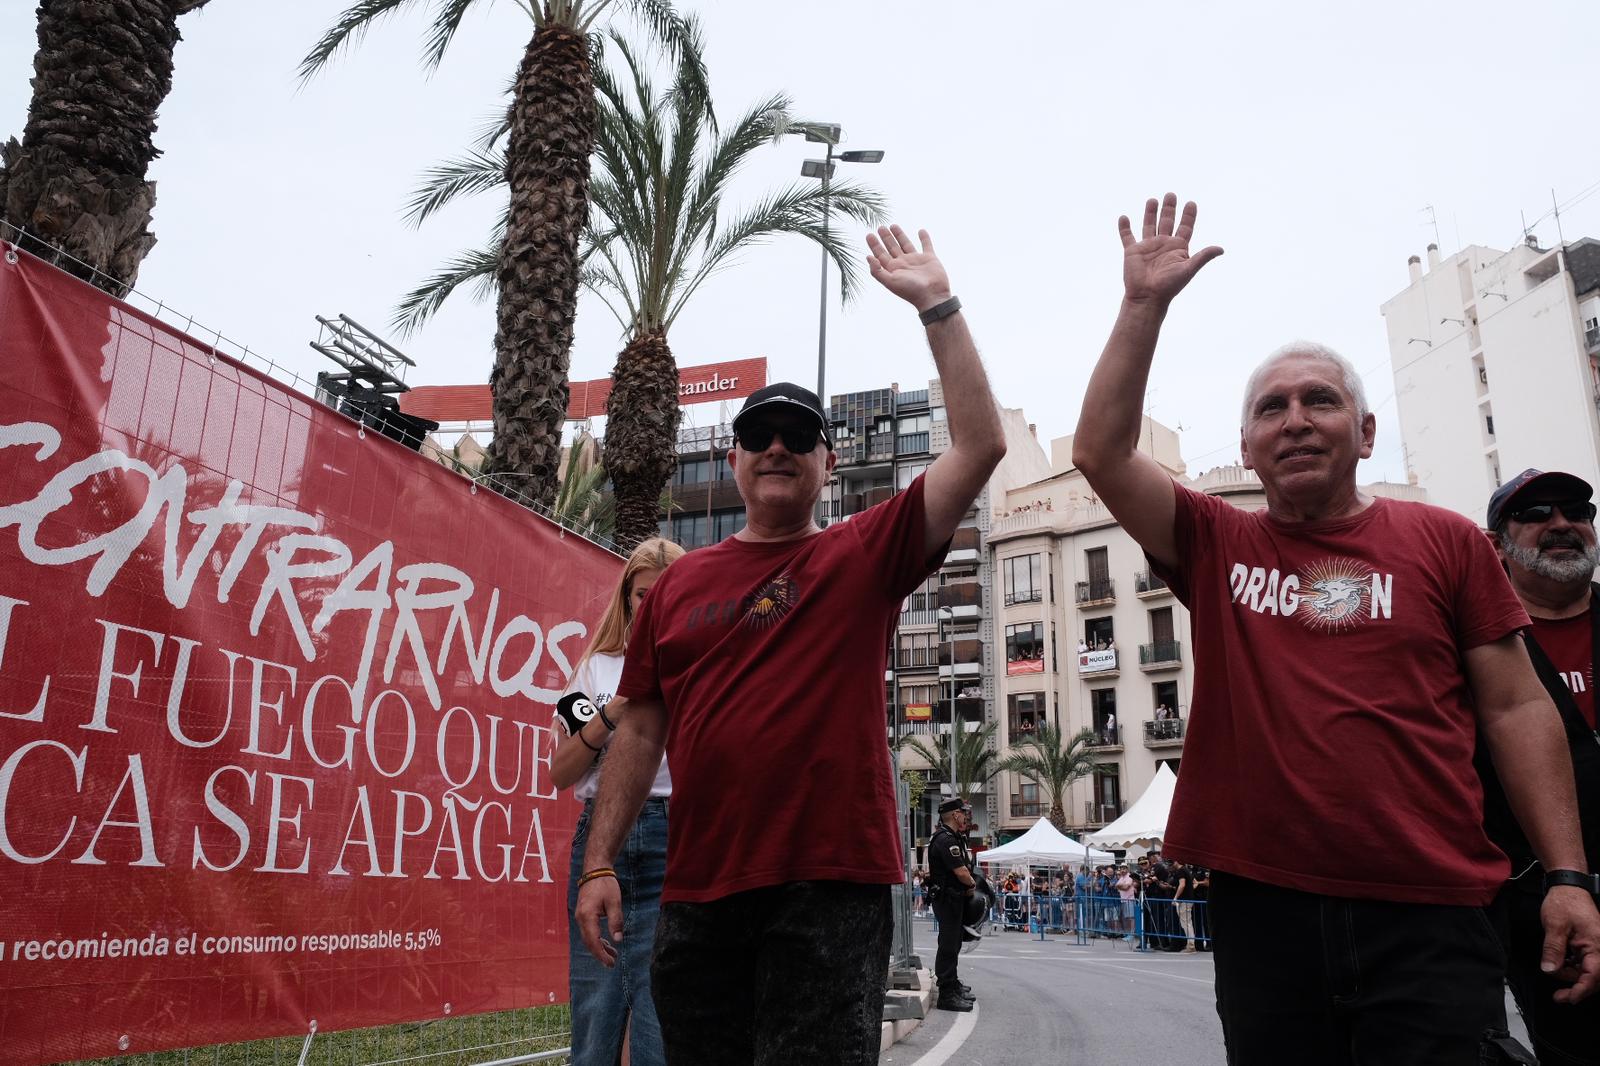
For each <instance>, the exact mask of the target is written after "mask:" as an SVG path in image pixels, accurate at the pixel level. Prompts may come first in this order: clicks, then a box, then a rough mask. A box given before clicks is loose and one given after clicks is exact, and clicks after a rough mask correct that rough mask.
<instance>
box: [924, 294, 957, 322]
mask: <svg viewBox="0 0 1600 1066" xmlns="http://www.w3.org/2000/svg"><path fill="white" fill-rule="evenodd" d="M959 310H961V298H960V297H957V296H952V297H950V299H948V300H946V301H945V302H944V303H942V304H934V305H933V306H932V307H930V308H928V309H927V310H926V311H924V312H922V313H921V314H920V315H918V316H917V317H918V318H920V319H922V324H923V325H924V326H931V325H933V324H934V323H935V322H937V321H939V320H940V319H941V318H949V317H950V316H951V315H953V314H955V313H956V312H957V311H959Z"/></svg>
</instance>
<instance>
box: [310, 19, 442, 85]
mask: <svg viewBox="0 0 1600 1066" xmlns="http://www.w3.org/2000/svg"><path fill="white" fill-rule="evenodd" d="M416 2H418V0H357V2H356V3H354V4H351V5H350V6H349V7H347V8H345V9H344V10H343V11H341V12H340V13H339V17H338V18H337V19H336V20H335V21H334V23H333V25H332V26H330V27H328V30H327V32H326V33H324V34H323V35H322V39H321V40H319V41H318V42H317V43H316V44H315V45H313V46H312V49H311V51H309V52H307V53H306V56H305V58H304V59H302V60H300V68H299V74H300V80H301V81H306V80H309V79H310V78H311V77H312V76H313V75H315V74H316V73H317V71H319V70H321V69H322V68H323V67H325V66H327V64H328V61H329V60H331V59H332V58H333V57H334V56H336V55H338V54H339V52H340V51H341V50H342V49H345V48H354V47H355V46H356V45H357V44H359V43H360V41H361V38H363V37H365V36H366V34H367V31H368V30H370V29H371V28H372V26H373V24H374V23H376V22H377V21H378V20H379V19H381V18H383V17H384V16H386V15H393V14H395V13H396V12H398V11H399V10H400V9H401V8H403V7H406V6H408V5H410V4H413V3H416Z"/></svg>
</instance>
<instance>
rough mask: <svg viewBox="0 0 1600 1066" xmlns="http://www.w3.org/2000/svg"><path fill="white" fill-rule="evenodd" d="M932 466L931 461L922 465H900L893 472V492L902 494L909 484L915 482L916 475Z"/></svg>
mask: <svg viewBox="0 0 1600 1066" xmlns="http://www.w3.org/2000/svg"><path fill="white" fill-rule="evenodd" d="M932 465H933V460H931V459H930V460H928V461H927V462H923V463H902V464H901V465H900V468H899V469H898V470H897V471H896V472H895V479H894V480H895V491H896V492H904V491H905V490H906V489H908V488H910V487H911V483H912V482H913V481H915V480H917V475H918V474H920V473H922V472H923V471H924V470H926V469H928V467H930V466H932Z"/></svg>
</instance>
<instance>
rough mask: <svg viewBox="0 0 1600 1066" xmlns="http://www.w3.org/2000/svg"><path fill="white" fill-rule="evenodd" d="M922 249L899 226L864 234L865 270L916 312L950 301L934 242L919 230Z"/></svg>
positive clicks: (883, 227)
mask: <svg viewBox="0 0 1600 1066" xmlns="http://www.w3.org/2000/svg"><path fill="white" fill-rule="evenodd" d="M917 237H918V239H919V240H921V241H922V250H921V251H920V252H919V251H917V249H916V247H915V246H914V245H912V243H911V238H910V237H907V236H906V231H905V230H903V229H901V228H900V227H899V226H879V227H878V232H877V233H868V234H867V247H868V248H869V249H871V251H872V254H871V255H869V256H867V268H868V269H869V270H871V271H872V276H873V277H874V278H876V279H877V281H878V283H879V284H880V285H882V286H883V287H884V288H886V289H888V290H889V291H890V292H892V293H894V294H895V295H896V296H898V297H900V298H901V299H902V300H904V301H906V302H907V303H909V304H910V305H911V306H913V307H915V308H916V309H917V310H918V311H926V310H927V309H928V308H930V307H936V306H938V305H939V304H942V303H944V302H945V301H946V300H948V299H950V277H949V275H947V274H946V273H945V272H944V264H943V263H941V262H939V257H938V256H937V255H935V254H934V252H933V239H932V238H931V237H929V236H928V231H927V230H925V229H924V230H918V231H917Z"/></svg>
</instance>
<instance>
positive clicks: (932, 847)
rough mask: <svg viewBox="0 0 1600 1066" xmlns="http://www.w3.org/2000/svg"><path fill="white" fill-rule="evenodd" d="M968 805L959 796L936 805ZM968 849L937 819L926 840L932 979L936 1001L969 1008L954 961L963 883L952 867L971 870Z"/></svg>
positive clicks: (942, 810)
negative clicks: (934, 939) (935, 932)
mask: <svg viewBox="0 0 1600 1066" xmlns="http://www.w3.org/2000/svg"><path fill="white" fill-rule="evenodd" d="M962 809H970V808H967V807H966V804H965V803H964V802H963V801H962V800H960V799H949V800H945V801H944V802H943V803H941V804H940V805H939V814H940V815H941V816H942V815H945V814H949V813H950V812H951V811H958V810H962ZM971 868H972V852H971V851H969V850H968V849H967V841H966V837H965V836H964V835H963V834H960V833H957V832H956V831H955V830H954V829H951V828H950V827H949V826H948V825H946V824H945V823H944V822H942V821H941V822H940V823H939V826H938V828H937V829H935V830H934V831H933V836H932V838H930V839H929V841H928V880H929V882H930V883H931V885H932V886H933V888H934V899H933V914H934V917H935V918H937V919H938V920H939V949H938V953H937V954H936V955H935V956H934V964H933V973H934V979H935V980H936V981H937V982H938V984H939V1005H940V1006H941V1007H946V1005H947V1004H953V1003H956V1002H964V1003H966V1004H967V1007H966V1008H962V1007H956V1006H952V1007H947V1009H956V1010H960V1009H970V1005H971V1002H972V997H971V996H970V995H968V994H967V991H966V987H965V986H964V985H962V983H961V981H960V978H958V977H957V976H956V965H957V963H958V962H959V961H960V958H961V939H962V925H963V924H964V922H963V920H962V919H963V917H964V914H963V912H964V910H965V906H966V899H967V894H966V893H967V886H966V885H964V884H962V883H961V880H960V878H958V877H957V876H956V871H957V870H961V869H966V870H969V871H970V870H971Z"/></svg>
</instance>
